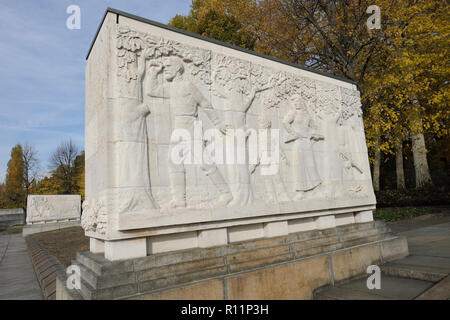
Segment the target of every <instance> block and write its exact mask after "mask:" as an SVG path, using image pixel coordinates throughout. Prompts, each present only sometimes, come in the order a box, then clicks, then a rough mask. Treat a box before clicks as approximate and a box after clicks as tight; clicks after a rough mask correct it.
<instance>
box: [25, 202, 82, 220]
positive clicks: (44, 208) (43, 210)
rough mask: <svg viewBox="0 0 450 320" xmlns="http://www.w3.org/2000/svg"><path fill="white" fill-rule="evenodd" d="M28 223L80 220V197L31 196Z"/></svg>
mask: <svg viewBox="0 0 450 320" xmlns="http://www.w3.org/2000/svg"><path fill="white" fill-rule="evenodd" d="M27 199H28V200H27V223H36V222H49V221H58V220H65V219H79V218H80V203H79V202H80V201H81V200H80V198H79V196H78V197H77V196H67V195H29V196H28V198H27Z"/></svg>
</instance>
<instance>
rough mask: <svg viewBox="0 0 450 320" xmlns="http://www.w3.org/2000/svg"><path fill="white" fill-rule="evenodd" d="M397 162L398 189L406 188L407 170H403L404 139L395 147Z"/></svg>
mask: <svg viewBox="0 0 450 320" xmlns="http://www.w3.org/2000/svg"><path fill="white" fill-rule="evenodd" d="M395 164H396V166H395V168H396V172H397V189H399V190H400V189H406V185H405V171H404V170H403V141H399V142H398V144H397V146H396V148H395Z"/></svg>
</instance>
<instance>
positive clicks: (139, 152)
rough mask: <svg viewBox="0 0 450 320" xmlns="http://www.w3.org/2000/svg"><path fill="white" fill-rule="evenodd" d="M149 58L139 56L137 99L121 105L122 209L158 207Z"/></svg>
mask: <svg viewBox="0 0 450 320" xmlns="http://www.w3.org/2000/svg"><path fill="white" fill-rule="evenodd" d="M145 64H146V60H145V58H144V55H143V54H141V55H140V56H138V72H137V88H135V93H136V95H137V96H136V100H137V101H136V100H135V101H124V102H123V104H122V105H121V109H122V110H121V111H122V113H121V121H122V126H121V128H120V130H121V139H120V140H121V141H120V151H119V152H118V156H119V164H120V165H119V166H118V170H119V179H118V181H120V187H122V188H121V194H120V202H121V203H122V205H121V207H120V209H119V211H120V212H126V211H137V210H147V209H155V208H158V207H159V206H158V204H157V203H156V201H155V200H154V198H153V195H152V192H151V184H150V170H149V159H148V141H147V140H148V138H147V121H146V117H147V116H148V115H149V114H150V106H149V105H148V104H147V103H145V102H144V100H143V93H142V91H143V78H144V76H145Z"/></svg>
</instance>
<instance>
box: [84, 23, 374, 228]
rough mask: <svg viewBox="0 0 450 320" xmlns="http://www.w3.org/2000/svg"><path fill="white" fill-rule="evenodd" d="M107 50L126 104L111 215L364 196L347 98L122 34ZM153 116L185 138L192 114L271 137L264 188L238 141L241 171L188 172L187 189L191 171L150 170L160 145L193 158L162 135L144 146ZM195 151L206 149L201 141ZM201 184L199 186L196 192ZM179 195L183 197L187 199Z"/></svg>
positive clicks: (330, 88)
mask: <svg viewBox="0 0 450 320" xmlns="http://www.w3.org/2000/svg"><path fill="white" fill-rule="evenodd" d="M116 47H117V81H118V84H119V91H120V93H121V95H122V96H123V97H125V98H126V99H125V98H124V99H121V100H120V101H121V102H120V116H119V117H118V118H119V120H120V121H121V124H120V126H119V128H120V130H119V131H120V139H119V142H118V145H119V147H118V149H117V151H116V152H117V154H118V155H117V157H118V160H117V168H116V170H117V171H118V172H117V179H116V180H117V181H118V183H119V185H118V187H119V188H118V189H119V190H120V191H119V195H118V196H117V199H118V203H119V204H120V208H119V210H118V212H119V213H121V212H133V211H143V210H154V209H158V208H162V209H177V208H185V207H195V208H202V207H204V206H205V204H207V205H208V206H210V207H224V206H228V207H233V206H237V207H239V206H247V205H251V204H252V202H253V201H254V200H255V199H261V198H263V199H264V200H265V201H267V202H269V203H276V202H284V201H302V200H303V199H305V198H317V199H320V198H336V197H344V196H346V197H364V196H367V190H366V191H364V190H363V187H362V186H361V185H360V184H359V183H358V180H364V179H367V173H365V172H364V166H363V164H364V158H363V155H364V154H365V153H366V151H365V149H364V145H363V144H364V143H365V141H364V132H363V127H362V118H361V108H360V100H359V93H358V92H357V91H356V90H350V89H344V88H341V87H338V86H336V85H331V84H328V83H323V82H321V81H317V80H312V79H309V78H303V77H299V76H297V75H293V74H290V73H288V72H280V71H275V70H272V69H270V68H267V67H263V66H259V65H257V64H254V63H251V62H249V61H244V60H241V59H237V58H233V57H229V56H226V55H223V54H219V53H211V52H210V51H208V50H203V49H199V48H196V47H192V46H189V45H185V44H182V43H179V42H176V41H171V40H166V39H163V38H160V37H156V36H153V35H149V34H145V33H142V32H137V31H133V30H130V29H125V28H122V27H119V30H118V34H117V45H116ZM156 108H167V109H168V111H167V110H165V111H164V112H167V113H166V114H168V115H169V117H170V125H171V130H166V128H164V129H165V130H162V131H161V132H166V131H167V133H170V131H173V130H175V129H184V130H187V131H188V132H190V133H192V131H193V126H194V122H195V121H196V120H198V119H199V118H200V116H199V115H201V114H202V115H203V116H202V117H203V118H204V119H207V121H208V122H209V125H210V126H211V127H215V128H217V129H219V130H220V132H221V133H222V134H223V135H224V136H227V132H229V130H230V129H243V130H244V131H247V130H248V129H257V130H258V129H269V128H276V129H280V141H279V146H280V157H281V159H280V168H282V169H283V170H280V172H278V173H277V174H275V175H271V176H259V177H258V179H259V181H262V182H263V185H264V186H263V187H260V186H256V185H255V181H256V179H254V178H252V176H255V173H256V171H258V170H256V168H257V167H259V170H261V169H263V168H264V165H261V164H260V163H259V162H258V163H257V164H249V162H248V154H247V148H248V143H249V137H248V136H247V137H246V140H245V146H244V148H245V154H246V159H245V161H244V162H243V163H240V164H234V165H223V166H218V165H216V164H215V163H214V162H213V161H209V164H205V163H204V162H203V164H199V165H197V167H199V168H200V170H198V172H199V175H203V176H197V177H196V180H195V182H194V183H192V181H189V175H188V174H187V171H188V170H187V169H189V166H192V165H188V164H185V163H184V162H182V163H180V164H174V163H173V162H172V161H171V160H170V157H167V159H169V160H168V161H167V162H165V161H162V160H161V159H160V158H162V157H158V159H156V161H158V163H157V164H153V163H152V164H151V165H150V159H149V146H150V145H152V144H155V145H159V146H161V147H162V146H165V145H167V148H166V149H165V150H167V151H166V153H168V155H170V154H171V153H172V152H173V151H174V148H175V147H177V148H178V149H177V151H178V152H179V151H181V157H182V158H185V159H188V158H191V157H195V156H196V155H195V154H194V155H192V154H191V151H190V150H191V149H190V148H186V149H183V148H181V150H180V149H179V146H180V145H184V144H192V143H193V142H194V141H193V140H190V141H180V140H178V141H172V140H171V139H170V137H169V136H168V137H164V138H161V137H160V138H157V137H158V136H156V138H155V137H154V136H152V138H149V136H151V135H152V134H151V133H150V132H149V128H147V124H148V123H152V124H153V125H154V126H156V128H155V130H158V129H159V128H158V125H160V124H158V123H157V122H155V119H156V118H155V116H154V114H155V111H156ZM250 110H251V112H250ZM158 112H161V109H159V111H158ZM250 113H251V114H250ZM269 113H270V116H266V114H269ZM255 116H256V117H257V118H255V119H257V120H256V123H257V124H256V125H249V121H248V119H249V118H250V117H255ZM152 121H153V122H152ZM254 122H255V121H254ZM191 137H194V135H193V134H191ZM163 140H164V141H163ZM225 141H226V140H225ZM268 141H269V144H268V145H267V148H266V149H267V150H266V151H268V150H271V148H270V141H271V139H270V138H269V139H268ZM201 143H202V145H208V144H209V143H211V141H201ZM235 145H236V144H235ZM225 147H227V146H225ZM156 149H158V148H155V150H156ZM262 149H265V146H263V147H262ZM284 149H286V152H285V151H284ZM158 155H159V154H158ZM194 162H195V159H194ZM159 166H166V167H167V169H166V172H167V174H168V179H167V180H166V184H165V185H164V186H158V187H157V188H152V183H151V182H152V181H151V177H152V176H153V177H154V176H157V175H158V174H159V173H157V172H155V171H156V170H155V169H152V168H158V167H159ZM281 171H283V172H284V173H282V172H281ZM288 177H293V178H294V181H295V183H294V184H289V183H287V180H286V179H287V178H288ZM205 179H206V181H207V185H203V184H199V185H196V183H197V182H198V181H200V180H201V181H204V180H205ZM211 186H212V187H213V188H211ZM189 190H193V192H192V196H191V197H190V198H189V199H187V197H189V196H190V192H189ZM169 193H170V196H169V195H168V194H169ZM255 193H257V194H255ZM93 201H95V199H93ZM86 208H87V209H86V210H87V211H88V212H94V211H96V210H94V209H91V207H89V206H88V205H87V206H86ZM97 211H98V210H97ZM91 215H94V216H95V214H94V213H91ZM87 225H92V223H91V224H89V223H88V224H87ZM91 228H92V227H91Z"/></svg>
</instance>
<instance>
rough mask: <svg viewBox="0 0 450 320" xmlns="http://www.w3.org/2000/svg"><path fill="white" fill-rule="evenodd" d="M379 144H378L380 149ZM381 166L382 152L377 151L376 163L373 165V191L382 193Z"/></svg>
mask: <svg viewBox="0 0 450 320" xmlns="http://www.w3.org/2000/svg"><path fill="white" fill-rule="evenodd" d="M379 140H380V138H378V139H377V142H379ZM378 145H379V143H377V147H378ZM380 164H381V151H380V150H378V151H375V162H374V164H373V178H372V183H373V189H374V190H375V191H380Z"/></svg>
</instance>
